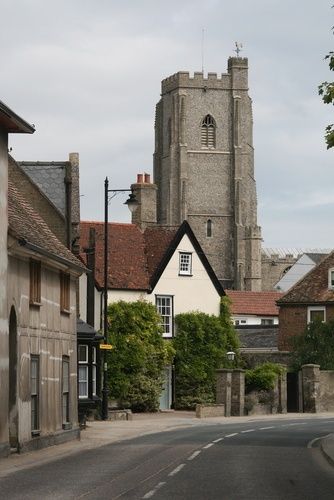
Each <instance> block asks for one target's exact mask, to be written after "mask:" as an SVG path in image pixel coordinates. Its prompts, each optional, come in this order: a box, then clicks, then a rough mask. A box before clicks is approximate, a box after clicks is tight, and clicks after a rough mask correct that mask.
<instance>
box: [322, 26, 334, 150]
mask: <svg viewBox="0 0 334 500" xmlns="http://www.w3.org/2000/svg"><path fill="white" fill-rule="evenodd" d="M333 29H334V28H332V31H333ZM325 60H327V61H328V66H329V69H330V70H331V71H334V52H333V51H331V52H329V53H328V54H327V55H326V57H325ZM318 91H319V95H321V98H322V100H323V102H324V103H325V104H333V105H334V82H322V83H321V85H319V87H318ZM325 141H326V144H327V149H330V148H332V147H333V146H334V124H333V123H331V124H330V125H327V127H326V129H325Z"/></svg>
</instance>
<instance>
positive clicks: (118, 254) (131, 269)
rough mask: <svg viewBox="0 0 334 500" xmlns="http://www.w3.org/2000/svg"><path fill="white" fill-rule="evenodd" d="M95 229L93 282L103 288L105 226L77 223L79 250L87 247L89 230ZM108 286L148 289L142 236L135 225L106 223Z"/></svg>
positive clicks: (97, 223) (94, 223) (96, 223)
mask: <svg viewBox="0 0 334 500" xmlns="http://www.w3.org/2000/svg"><path fill="white" fill-rule="evenodd" d="M90 228H93V229H95V245H96V253H95V279H96V281H97V283H98V285H99V286H100V287H101V288H103V286H104V223H103V222H86V221H84V222H80V249H81V251H82V250H85V249H86V248H88V246H89V230H90ZM108 247H109V256H108V287H109V288H113V289H127V290H147V289H148V287H149V278H148V271H147V264H146V258H145V251H144V236H143V233H142V232H141V231H140V229H139V228H138V227H137V226H136V225H134V224H120V223H115V222H109V224H108Z"/></svg>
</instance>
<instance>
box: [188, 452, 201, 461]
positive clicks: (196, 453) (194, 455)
mask: <svg viewBox="0 0 334 500" xmlns="http://www.w3.org/2000/svg"><path fill="white" fill-rule="evenodd" d="M200 453H201V450H197V451H194V453H193V454H192V455H190V457H188V460H194V458H196V457H197V456H198V455H199V454H200Z"/></svg>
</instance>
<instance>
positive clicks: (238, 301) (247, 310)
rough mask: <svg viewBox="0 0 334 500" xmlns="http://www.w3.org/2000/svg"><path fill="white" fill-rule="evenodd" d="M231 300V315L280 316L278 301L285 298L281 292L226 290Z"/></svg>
mask: <svg viewBox="0 0 334 500" xmlns="http://www.w3.org/2000/svg"><path fill="white" fill-rule="evenodd" d="M225 293H226V295H227V296H228V297H230V299H231V314H256V315H261V316H278V307H277V305H276V300H278V299H279V298H280V297H282V296H283V294H282V293H279V292H248V291H239V290H225Z"/></svg>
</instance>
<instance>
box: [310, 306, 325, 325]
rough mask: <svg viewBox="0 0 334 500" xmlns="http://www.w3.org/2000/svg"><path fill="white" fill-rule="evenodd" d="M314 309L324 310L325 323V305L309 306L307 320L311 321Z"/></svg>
mask: <svg viewBox="0 0 334 500" xmlns="http://www.w3.org/2000/svg"><path fill="white" fill-rule="evenodd" d="M313 311H323V312H324V319H323V323H325V321H326V307H325V306H309V307H308V308H307V322H308V323H311V313H312V312H313Z"/></svg>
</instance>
